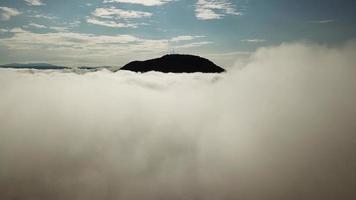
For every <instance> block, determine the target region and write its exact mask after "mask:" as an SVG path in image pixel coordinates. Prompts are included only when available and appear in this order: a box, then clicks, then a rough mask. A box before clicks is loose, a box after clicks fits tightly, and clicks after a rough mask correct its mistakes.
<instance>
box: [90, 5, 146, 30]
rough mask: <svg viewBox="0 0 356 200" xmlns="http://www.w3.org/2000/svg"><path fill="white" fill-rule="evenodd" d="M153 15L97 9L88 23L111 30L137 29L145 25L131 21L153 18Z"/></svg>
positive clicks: (116, 9) (133, 11) (121, 10)
mask: <svg viewBox="0 0 356 200" xmlns="http://www.w3.org/2000/svg"><path fill="white" fill-rule="evenodd" d="M151 16H152V13H149V12H142V11H135V10H123V9H119V8H115V7H110V8H97V9H95V10H94V11H93V12H92V13H91V16H90V17H88V18H87V23H90V24H95V25H99V26H106V27H111V28H137V27H138V26H139V25H143V24H144V23H137V22H131V21H130V19H140V18H148V17H151Z"/></svg>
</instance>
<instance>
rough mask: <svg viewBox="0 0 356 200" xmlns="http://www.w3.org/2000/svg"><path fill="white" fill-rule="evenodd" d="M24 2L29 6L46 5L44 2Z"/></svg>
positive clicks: (32, 0)
mask: <svg viewBox="0 0 356 200" xmlns="http://www.w3.org/2000/svg"><path fill="white" fill-rule="evenodd" d="M24 1H25V3H26V4H27V5H29V6H43V5H45V3H44V2H43V0H24Z"/></svg>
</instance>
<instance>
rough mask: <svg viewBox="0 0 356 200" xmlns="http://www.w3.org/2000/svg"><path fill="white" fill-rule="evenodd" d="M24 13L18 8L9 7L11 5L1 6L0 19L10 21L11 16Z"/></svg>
mask: <svg viewBox="0 0 356 200" xmlns="http://www.w3.org/2000/svg"><path fill="white" fill-rule="evenodd" d="M20 14H22V12H20V11H19V10H17V9H16V8H9V7H0V20H1V21H8V20H10V19H11V17H14V16H18V15H20Z"/></svg>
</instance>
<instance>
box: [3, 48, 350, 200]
mask: <svg viewBox="0 0 356 200" xmlns="http://www.w3.org/2000/svg"><path fill="white" fill-rule="evenodd" d="M355 50H356V44H355V43H354V42H351V43H348V44H346V45H344V46H343V47H338V48H329V47H324V46H318V45H309V44H283V45H281V46H278V47H269V48H262V49H259V50H258V51H257V52H255V53H254V54H252V55H251V57H250V59H249V61H248V62H246V63H245V62H243V63H244V64H242V62H237V64H236V65H235V67H234V68H232V69H231V70H230V71H229V72H228V73H226V74H223V75H203V74H188V75H187V74H175V75H174V74H160V73H148V74H134V73H130V72H118V73H111V72H108V71H100V72H95V73H87V74H84V75H78V74H74V73H60V72H53V71H46V72H40V71H32V70H1V71H0V96H1V98H0V163H1V165H0V199H4V200H7V199H85V200H88V199H132V200H135V199H208V200H209V199H251V200H255V199H256V200H257V199H267V200H272V199H273V200H279V199H281V200H282V199H291V200H293V199H354V198H355V197H356V196H355V193H354V191H355V188H356V176H355V175H356V158H355V156H354V152H355V151H356V135H355V132H356V124H355V123H354V122H355V120H356V106H355V102H356V101H355V100H356V79H355V78H354V75H355V74H356V68H355V63H356V55H355V54H356V53H355V52H356V51H355ZM239 63H240V64H239Z"/></svg>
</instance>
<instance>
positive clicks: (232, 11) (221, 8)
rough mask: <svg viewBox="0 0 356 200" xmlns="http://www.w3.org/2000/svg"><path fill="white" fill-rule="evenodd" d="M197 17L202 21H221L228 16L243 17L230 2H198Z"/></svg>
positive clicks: (216, 0)
mask: <svg viewBox="0 0 356 200" xmlns="http://www.w3.org/2000/svg"><path fill="white" fill-rule="evenodd" d="M195 15H196V17H197V18H198V19H200V20H212V19H221V18H223V17H224V16H226V15H241V13H240V12H238V11H237V10H236V8H235V5H234V4H233V3H230V2H229V1H228V0H198V1H197V3H196V8H195Z"/></svg>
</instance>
